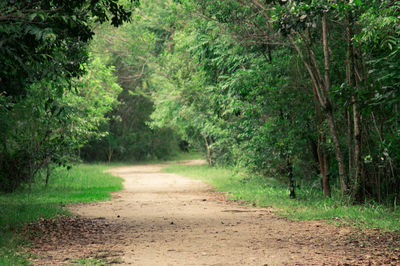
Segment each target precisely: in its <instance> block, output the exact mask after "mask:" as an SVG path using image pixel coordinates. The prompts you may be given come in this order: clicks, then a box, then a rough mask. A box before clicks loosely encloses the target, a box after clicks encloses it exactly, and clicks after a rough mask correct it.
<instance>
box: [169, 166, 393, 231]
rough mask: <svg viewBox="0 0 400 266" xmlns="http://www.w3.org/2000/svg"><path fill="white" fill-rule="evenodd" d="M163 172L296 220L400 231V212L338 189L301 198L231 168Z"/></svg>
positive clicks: (307, 192) (310, 191)
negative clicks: (349, 199) (355, 200)
mask: <svg viewBox="0 0 400 266" xmlns="http://www.w3.org/2000/svg"><path fill="white" fill-rule="evenodd" d="M163 171H165V172H169V173H176V174H180V175H183V176H186V177H190V178H193V179H197V180H202V181H205V182H207V183H209V184H210V185H212V186H214V187H215V189H216V190H217V191H221V192H228V193H229V197H230V199H232V200H240V201H246V202H248V203H249V204H253V205H256V206H259V207H265V206H271V207H273V208H275V209H278V213H279V214H280V215H283V216H285V217H288V218H289V219H293V220H327V221H330V222H333V223H336V224H343V223H345V224H349V225H353V226H357V227H359V228H379V229H380V230H381V231H383V232H400V213H399V212H398V211H392V210H390V209H388V208H386V207H384V206H382V205H378V204H374V203H371V204H366V205H350V204H347V203H346V202H344V201H343V200H342V199H340V197H339V195H338V192H334V193H333V197H332V198H328V199H325V198H324V197H323V196H322V191H321V190H320V189H317V188H312V187H307V186H303V187H302V188H298V189H297V191H296V193H297V199H294V200H293V199H290V198H289V191H288V188H287V186H286V185H284V184H282V183H280V182H278V181H277V180H275V179H272V178H266V177H261V176H249V175H247V174H243V173H238V172H237V171H234V170H231V169H228V168H215V167H214V168H211V167H209V166H208V165H194V166H193V165H176V164H172V165H168V166H166V167H165V168H163Z"/></svg>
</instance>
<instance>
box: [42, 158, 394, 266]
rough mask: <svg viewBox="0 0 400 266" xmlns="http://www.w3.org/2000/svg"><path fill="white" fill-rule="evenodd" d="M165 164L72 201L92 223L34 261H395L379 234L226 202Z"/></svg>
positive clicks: (45, 245) (126, 170) (137, 170)
mask: <svg viewBox="0 0 400 266" xmlns="http://www.w3.org/2000/svg"><path fill="white" fill-rule="evenodd" d="M189 163H200V161H190V162H189ZM161 168H162V165H143V166H130V167H120V168H115V169H112V170H111V172H112V173H113V174H114V175H118V176H121V177H123V178H124V179H125V182H124V190H123V191H121V192H118V193H115V194H114V197H113V200H112V201H107V202H100V203H92V204H80V205H74V206H72V207H71V208H70V209H71V211H72V212H74V213H77V214H79V215H80V216H81V217H82V218H75V219H74V221H72V222H75V223H77V225H76V226H75V227H79V226H80V225H81V226H83V227H85V226H86V227H87V224H88V223H89V224H90V225H91V226H90V227H89V228H85V229H84V230H82V233H81V235H79V236H76V235H74V234H75V233H70V234H71V236H70V237H67V238H64V237H62V236H57V235H55V236H57V237H55V239H51V238H50V240H48V241H44V240H42V243H41V244H40V245H37V250H36V251H37V252H38V253H39V254H40V256H41V257H40V259H38V260H37V261H36V263H37V264H61V263H71V262H74V261H76V259H77V258H95V259H103V261H107V262H108V263H110V264H111V263H121V264H133V265H282V264H289V265H293V264H302V265H304V264H306V265H309V264H368V262H369V261H372V262H377V261H380V262H382V263H396V262H398V261H396V260H395V259H396V258H395V257H393V251H390V250H388V247H387V245H386V244H385V245H386V246H385V245H383V244H382V243H380V244H379V243H378V244H376V243H377V242H376V241H378V242H379V237H378V238H377V239H376V238H375V239H373V241H372V242H371V241H370V240H371V239H369V240H368V239H366V241H365V242H363V241H361V240H360V239H361V238H354V237H352V236H354V234H353V232H351V231H350V229H348V228H337V227H334V226H331V225H328V224H326V223H323V222H293V221H288V220H285V219H282V218H279V217H277V216H275V215H274V214H273V213H272V210H271V209H269V208H261V209H260V208H254V207H249V206H245V205H241V204H239V203H236V202H232V201H226V200H225V198H224V196H223V195H222V194H220V193H215V192H213V191H212V189H211V188H210V187H209V186H208V185H206V184H204V183H202V182H200V181H194V180H190V179H187V178H183V177H181V176H178V175H175V174H167V173H160V169H161ZM66 224H68V226H70V224H71V221H69V222H67V223H66ZM82 224H84V225H82ZM63 230H64V231H65V230H66V229H63ZM75 231H76V230H74V232H75ZM64 235H65V234H64ZM67 235H68V234H67ZM49 242H50V243H49ZM370 243H373V244H370ZM385 243H386V242H385ZM388 254H389V255H388ZM390 254H391V255H390ZM397 258H398V257H397Z"/></svg>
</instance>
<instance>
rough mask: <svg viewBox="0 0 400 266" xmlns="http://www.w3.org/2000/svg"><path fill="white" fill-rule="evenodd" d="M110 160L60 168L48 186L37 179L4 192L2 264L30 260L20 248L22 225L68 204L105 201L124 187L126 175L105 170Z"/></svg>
mask: <svg viewBox="0 0 400 266" xmlns="http://www.w3.org/2000/svg"><path fill="white" fill-rule="evenodd" d="M109 167H110V165H106V164H82V165H79V166H76V167H74V168H72V169H71V170H67V169H65V168H57V169H55V170H54V172H53V176H52V177H51V179H50V182H49V185H48V187H45V186H44V184H43V182H37V185H34V186H33V189H32V191H30V192H29V190H27V189H22V190H20V191H17V192H14V193H8V194H0V265H24V264H29V260H28V258H29V254H27V253H24V252H22V251H21V250H20V247H21V246H23V245H21V244H24V243H23V242H22V240H21V239H19V238H18V235H17V234H16V233H15V232H16V230H18V228H19V227H20V226H21V225H23V224H25V223H29V222H33V221H35V220H37V219H38V218H52V217H56V216H58V215H63V214H69V213H68V211H66V210H65V209H63V206H64V205H65V204H69V203H78V202H92V201H103V200H107V199H110V198H111V195H110V192H114V191H118V190H120V189H122V179H121V178H119V177H114V176H111V175H110V174H108V173H104V172H103V171H104V170H106V169H107V168H109Z"/></svg>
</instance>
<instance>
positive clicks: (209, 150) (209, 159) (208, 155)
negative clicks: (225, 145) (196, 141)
mask: <svg viewBox="0 0 400 266" xmlns="http://www.w3.org/2000/svg"><path fill="white" fill-rule="evenodd" d="M203 138H204V142H205V145H206V151H207V162H208V165H213V161H212V159H211V149H210V145H211V143H209V141H208V139H207V137H206V136H204V137H203Z"/></svg>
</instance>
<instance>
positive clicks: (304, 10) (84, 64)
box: [0, 0, 400, 208]
mask: <svg viewBox="0 0 400 266" xmlns="http://www.w3.org/2000/svg"><path fill="white" fill-rule="evenodd" d="M0 32H1V34H0V139H1V146H0V189H1V191H3V192H12V191H15V190H17V189H20V188H25V187H29V186H32V183H34V182H46V183H47V182H48V180H49V179H51V176H52V171H53V169H55V168H56V167H58V166H65V167H71V166H73V165H74V164H75V163H77V162H80V161H87V162H92V161H105V162H115V161H131V162H132V161H143V160H149V159H165V158H168V157H170V156H172V155H173V154H176V153H177V152H179V151H180V150H185V151H187V150H196V151H201V152H202V153H203V154H204V156H205V158H206V159H207V161H208V163H209V165H210V166H226V167H234V168H235V169H241V170H240V171H246V172H247V173H249V176H252V175H261V176H266V177H273V178H275V179H277V180H279V181H280V182H283V183H285V184H287V186H288V191H289V192H288V196H290V197H291V198H295V197H296V189H298V188H301V187H303V186H313V187H316V188H318V189H319V190H320V193H321V194H323V195H324V196H325V197H331V196H335V197H340V198H341V199H343V204H348V203H350V204H352V203H356V204H363V203H368V202H377V203H382V204H384V205H386V206H391V207H394V208H396V205H397V204H398V203H397V202H398V200H399V196H400V178H399V171H400V124H399V123H400V115H399V114H400V113H399V110H398V108H399V103H400V65H399V63H398V62H400V3H399V2H398V1H391V0H380V1H378V0H368V1H359V0H349V1H336V0H321V1H311V0H310V1H291V0H281V1H275V0H267V1H260V0H251V1H243V0H175V1H172V0H167V1H163V0H151V1H150V0H148V1H145V0H143V1H140V3H139V1H128V0H124V1H122V0H121V1H117V0H103V1H93V0H91V1H89V0H86V1H65V0H60V1H47V0H35V1H28V0H24V1H2V2H1V3H0Z"/></svg>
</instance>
